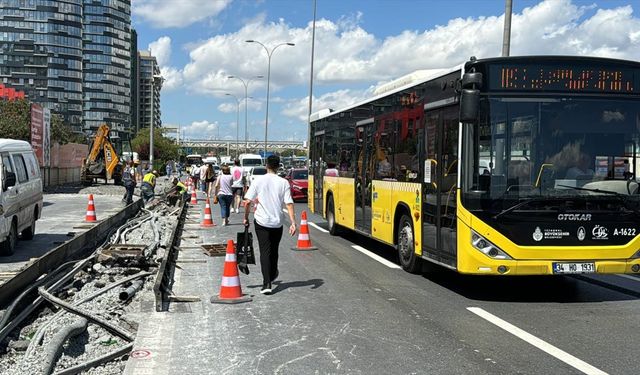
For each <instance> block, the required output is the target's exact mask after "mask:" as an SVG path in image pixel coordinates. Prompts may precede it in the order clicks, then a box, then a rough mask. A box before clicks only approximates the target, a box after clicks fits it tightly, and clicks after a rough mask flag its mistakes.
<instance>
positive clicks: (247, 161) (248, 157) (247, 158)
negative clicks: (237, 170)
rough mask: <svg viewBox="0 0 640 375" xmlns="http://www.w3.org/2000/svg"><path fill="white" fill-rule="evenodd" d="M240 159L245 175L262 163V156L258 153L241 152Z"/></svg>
mask: <svg viewBox="0 0 640 375" xmlns="http://www.w3.org/2000/svg"><path fill="white" fill-rule="evenodd" d="M238 160H240V166H241V167H242V173H244V175H245V176H246V175H248V174H249V172H251V169H253V167H257V166H259V165H262V156H260V155H257V154H240V156H239V157H238Z"/></svg>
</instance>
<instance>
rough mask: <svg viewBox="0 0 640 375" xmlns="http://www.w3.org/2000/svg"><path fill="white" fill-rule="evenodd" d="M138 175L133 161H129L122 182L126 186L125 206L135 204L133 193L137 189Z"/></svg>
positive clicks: (123, 200) (123, 172)
mask: <svg viewBox="0 0 640 375" xmlns="http://www.w3.org/2000/svg"><path fill="white" fill-rule="evenodd" d="M136 181H137V173H136V168H135V165H134V163H133V160H129V162H128V163H127V165H126V166H125V167H124V170H123V171H122V182H123V184H124V188H125V193H124V196H123V197H122V202H123V203H124V204H127V205H128V204H131V203H132V202H133V191H134V189H135V188H136Z"/></svg>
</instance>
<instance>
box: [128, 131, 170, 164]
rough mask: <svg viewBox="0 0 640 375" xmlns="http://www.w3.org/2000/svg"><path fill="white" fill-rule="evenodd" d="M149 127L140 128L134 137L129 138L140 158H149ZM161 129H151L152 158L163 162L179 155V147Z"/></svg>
mask: <svg viewBox="0 0 640 375" xmlns="http://www.w3.org/2000/svg"><path fill="white" fill-rule="evenodd" d="M149 133H150V132H149V128H144V129H140V131H138V134H137V135H136V137H135V138H134V139H132V140H131V148H133V151H135V152H137V153H138V156H139V157H140V160H149ZM162 133H163V132H162V129H158V128H154V129H153V159H154V160H157V161H160V160H162V161H163V162H165V161H167V160H170V159H174V160H177V159H178V156H179V147H178V145H176V144H175V143H174V141H173V140H172V139H171V138H167V137H165V136H164V135H163V134H162Z"/></svg>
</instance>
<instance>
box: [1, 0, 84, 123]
mask: <svg viewBox="0 0 640 375" xmlns="http://www.w3.org/2000/svg"><path fill="white" fill-rule="evenodd" d="M0 83H3V84H4V85H5V86H7V87H11V88H14V89H16V90H21V91H24V92H25V94H26V96H27V98H28V99H29V100H31V101H33V102H37V103H40V104H42V105H43V106H44V107H47V108H49V109H51V110H52V111H53V112H55V113H60V114H62V115H63V116H64V118H65V120H66V122H67V123H68V124H70V125H71V126H72V128H73V130H75V131H78V132H79V131H81V129H82V126H81V124H82V0H55V1H54V0H28V1H25V0H0Z"/></svg>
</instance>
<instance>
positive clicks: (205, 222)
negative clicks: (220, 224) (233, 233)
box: [200, 195, 216, 227]
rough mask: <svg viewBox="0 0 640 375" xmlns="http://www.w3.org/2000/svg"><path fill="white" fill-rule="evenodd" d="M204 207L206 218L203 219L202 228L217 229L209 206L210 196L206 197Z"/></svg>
mask: <svg viewBox="0 0 640 375" xmlns="http://www.w3.org/2000/svg"><path fill="white" fill-rule="evenodd" d="M205 202H206V203H205V205H204V218H203V219H202V224H200V226H201V227H215V226H216V223H214V222H213V219H212V218H211V206H210V205H209V196H208V195H207V196H206V199H205Z"/></svg>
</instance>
